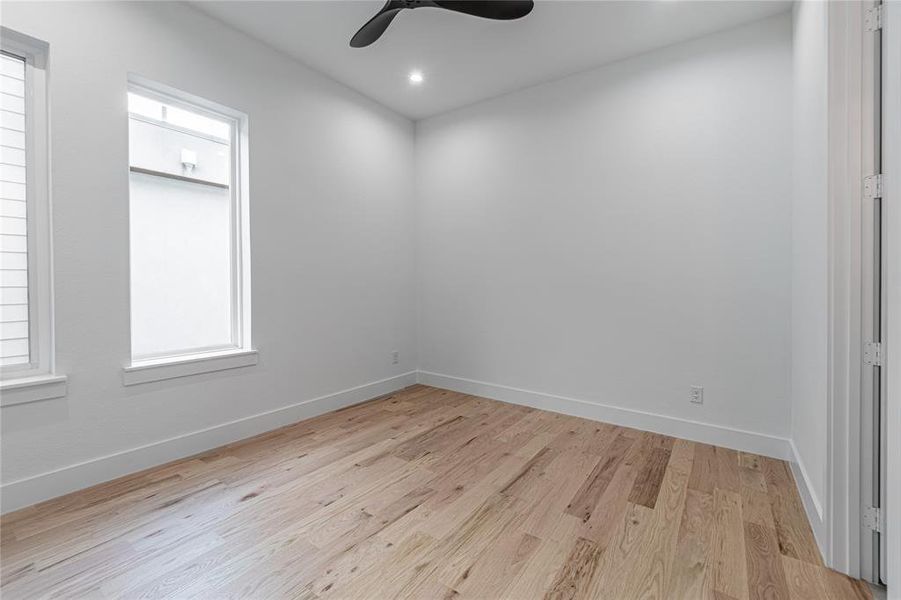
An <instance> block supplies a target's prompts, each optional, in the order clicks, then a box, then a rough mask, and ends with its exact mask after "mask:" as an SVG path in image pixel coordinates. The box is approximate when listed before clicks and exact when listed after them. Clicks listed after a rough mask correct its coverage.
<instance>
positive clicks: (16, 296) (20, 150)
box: [0, 52, 32, 367]
mask: <svg viewBox="0 0 901 600" xmlns="http://www.w3.org/2000/svg"><path fill="white" fill-rule="evenodd" d="M0 61H2V63H0V64H2V70H0V73H2V75H0V365H2V366H5V367H6V366H16V365H29V364H30V363H31V362H32V359H31V348H30V343H29V337H30V336H29V331H30V323H29V310H28V300H29V298H28V211H27V202H26V198H27V194H28V189H27V188H28V183H27V182H28V179H27V177H26V150H27V148H26V141H25V140H26V133H25V124H26V119H28V115H27V114H26V102H25V68H26V63H25V59H23V58H19V57H17V56H13V55H10V54H7V53H5V52H4V53H3V54H2V56H0Z"/></svg>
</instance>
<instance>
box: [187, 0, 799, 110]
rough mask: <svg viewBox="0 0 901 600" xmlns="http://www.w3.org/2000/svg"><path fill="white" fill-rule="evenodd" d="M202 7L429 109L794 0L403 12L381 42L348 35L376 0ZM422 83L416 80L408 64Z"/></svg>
mask: <svg viewBox="0 0 901 600" xmlns="http://www.w3.org/2000/svg"><path fill="white" fill-rule="evenodd" d="M191 4H192V5H193V6H195V7H196V8H198V9H199V10H201V11H203V12H205V13H207V14H209V15H212V16H214V17H216V18H218V19H220V20H221V21H224V22H225V23H227V24H229V25H231V26H232V27H234V28H236V29H239V30H241V31H244V32H245V33H247V34H249V35H251V36H253V37H255V38H257V39H259V40H262V41H263V42H265V43H267V44H269V45H270V46H273V47H274V48H276V49H278V50H281V51H282V52H284V53H286V54H288V55H290V56H292V57H294V58H296V59H297V60H299V61H301V62H303V63H305V64H307V65H309V66H311V67H313V68H315V69H317V70H319V71H322V72H324V73H326V74H328V75H330V76H331V77H333V78H335V79H337V80H338V81H341V82H343V83H345V84H346V85H348V86H350V87H352V88H354V89H356V90H358V91H360V92H361V93H363V94H365V95H367V96H369V97H371V98H373V99H375V100H377V101H378V102H380V103H382V104H384V105H386V106H388V107H390V108H392V109H394V110H395V111H397V112H399V113H401V114H403V115H405V116H407V117H410V118H411V119H421V118H424V117H429V116H432V115H435V114H438V113H441V112H445V111H447V110H451V109H453V108H457V107H459V106H464V105H466V104H471V103H473V102H477V101H479V100H483V99H485V98H490V97H492V96H497V95H500V94H503V93H506V92H510V91H513V90H516V89H520V88H523V87H527V86H530V85H534V84H536V83H541V82H543V81H548V80H552V79H557V78H559V77H563V76H565V75H568V74H571V73H576V72H578V71H583V70H585V69H589V68H592V67H596V66H599V65H602V64H604V63H608V62H611V61H614V60H617V59H620V58H624V57H626V56H632V55H635V54H639V53H641V52H647V51H648V50H653V49H655V48H661V47H663V46H667V45H669V44H673V43H675V42H679V41H683V40H687V39H691V38H694V37H698V36H701V35H704V34H707V33H711V32H714V31H718V30H721V29H726V28H728V27H732V26H735V25H738V24H741V23H745V22H748V21H753V20H756V19H761V18H764V17H767V16H771V15H775V14H777V13H780V12H783V11H786V10H788V9H789V8H790V7H791V2H790V1H788V0H785V1H782V0H773V1H758V0H750V1H745V0H716V1H709V0H708V1H695V0H629V1H609V2H606V1H605V2H601V1H581V2H576V1H571V0H537V1H536V2H535V9H534V10H533V11H532V13H531V14H530V15H528V16H527V17H525V18H523V19H520V20H517V21H490V20H488V19H479V18H475V17H471V16H468V15H463V14H459V13H453V12H449V11H445V10H438V9H434V8H419V9H415V10H404V11H402V12H401V13H400V14H399V15H398V16H397V18H395V19H394V22H393V23H392V24H391V26H390V27H389V28H388V31H387V32H385V34H384V35H383V36H382V38H381V39H379V40H378V41H377V42H376V43H375V44H373V45H371V46H369V47H367V48H351V47H350V46H349V45H348V42H349V41H350V38H351V36H352V35H353V34H354V32H356V30H357V29H358V28H359V27H360V26H361V25H362V24H363V23H365V22H366V21H367V20H368V19H369V18H370V17H371V16H372V15H374V14H375V13H376V12H377V11H378V10H379V8H381V6H382V4H383V2H381V1H379V0H319V1H310V0H307V1H277V2H261V1H249V2H247V1H220V0H212V1H200V2H191ZM413 69H420V70H421V71H422V72H423V74H424V75H425V82H424V83H423V84H422V85H420V86H418V87H417V86H412V85H410V83H409V82H408V81H407V76H408V74H409V72H410V71H411V70H413Z"/></svg>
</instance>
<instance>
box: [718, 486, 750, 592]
mask: <svg viewBox="0 0 901 600" xmlns="http://www.w3.org/2000/svg"><path fill="white" fill-rule="evenodd" d="M713 505H714V515H715V521H714V527H715V529H714V538H713V540H714V541H713V556H714V560H713V589H714V590H715V591H717V592H719V593H721V594H725V595H727V596H729V597H732V598H735V599H736V600H747V599H748V574H747V564H746V561H745V553H746V549H745V529H744V524H743V522H742V516H741V496H739V495H738V494H736V493H735V492H727V491H725V490H720V489H716V490H714V492H713Z"/></svg>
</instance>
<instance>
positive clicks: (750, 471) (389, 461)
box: [0, 386, 869, 600]
mask: <svg viewBox="0 0 901 600" xmlns="http://www.w3.org/2000/svg"><path fill="white" fill-rule="evenodd" d="M0 560H2V581H0V584H2V587H0V592H2V596H3V600H13V599H18V598H37V597H59V598H94V597H96V598H233V597H234V598H237V597H241V598H260V599H273V598H309V599H315V598H323V599H338V598H363V599H372V598H398V597H403V598H423V599H441V598H454V597H459V598H478V599H492V598H516V599H520V598H522V599H525V598H602V599H606V600H631V599H633V598H635V599H637V598H660V599H667V600H670V599H682V598H687V599H702V600H730V599H731V600H753V599H757V598H766V599H768V600H774V599H778V598H791V599H797V600H802V599H804V600H807V599H811V600H848V599H855V598H869V592H868V591H867V588H866V587H865V586H864V585H863V584H861V583H860V582H858V581H855V580H852V579H849V578H847V577H845V576H843V575H840V574H838V573H836V572H834V571H830V570H829V569H826V568H824V567H823V564H822V560H821V558H820V555H819V552H818V551H817V547H816V545H815V543H814V540H813V536H812V533H811V530H810V527H809V525H808V523H807V521H806V519H805V516H804V512H803V508H802V506H801V502H800V499H799V497H798V494H797V491H796V488H795V484H794V481H793V480H792V475H791V472H790V470H789V469H788V466H787V465H786V464H785V463H784V462H781V461H779V460H774V459H769V458H763V457H760V456H755V455H751V454H742V453H738V452H735V451H733V450H727V449H723V448H719V447H713V446H707V445H704V444H697V443H692V442H688V441H684V440H680V439H674V438H670V437H666V436H662V435H656V434H650V433H645V432H641V431H637V430H634V429H627V428H623V427H616V426H613V425H608V424H604V423H598V422H595V421H588V420H585V419H578V418H575V417H568V416H564V415H559V414H554V413H549V412H543V411H538V410H533V409H529V408H525V407H521V406H515V405H510V404H503V403H500V402H495V401H491V400H486V399H484V398H477V397H473V396H466V395H462V394H457V393H453V392H448V391H445V390H437V389H434V388H429V387H425V386H414V387H411V388H408V389H406V390H403V391H402V392H399V393H396V394H393V395H391V396H388V397H385V398H380V399H377V400H374V401H371V402H368V403H365V404H361V405H358V406H354V407H350V408H347V409H344V410H341V411H338V412H334V413H329V414H326V415H323V416H320V417H318V418H315V419H311V420H308V421H303V422H301V423H297V424H295V425H292V426H290V427H286V428H282V429H279V430H276V431H273V432H270V433H267V434H265V435H262V436H258V437H256V438H253V439H250V440H245V441H243V442H239V443H236V444H232V445H230V446H226V447H223V448H219V449H217V450H213V451H211V452H208V453H205V454H202V455H199V456H195V457H192V458H188V459H185V460H182V461H178V462H175V463H171V464H168V465H164V466H162V467H158V468H155V469H151V470H148V471H144V472H142V473H138V474H135V475H131V476H129V477H125V478H122V479H118V480H115V481H112V482H109V483H106V484H103V485H99V486H96V487H93V488H90V489H87V490H83V491H80V492H77V493H74V494H70V495H68V496H64V497H61V498H57V499H54V500H51V501H48V502H45V503H43V504H40V505H37V506H34V507H30V508H27V509H24V510H21V511H18V512H15V513H12V514H9V515H7V516H5V517H3V518H2V521H0Z"/></svg>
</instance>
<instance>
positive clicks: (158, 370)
mask: <svg viewBox="0 0 901 600" xmlns="http://www.w3.org/2000/svg"><path fill="white" fill-rule="evenodd" d="M257 359H258V355H257V351H256V350H226V351H223V352H217V353H215V354H213V353H210V354H203V355H200V356H197V355H195V356H180V357H177V358H167V359H161V360H148V361H140V362H134V363H132V364H131V365H129V366H127V367H124V368H123V369H122V383H123V384H125V385H138V384H141V383H149V382H151V381H162V380H164V379H175V378H176V377H187V376H189V375H199V374H200V373H212V372H213V371H224V370H226V369H237V368H239V367H249V366H251V365H255V364H257Z"/></svg>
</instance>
